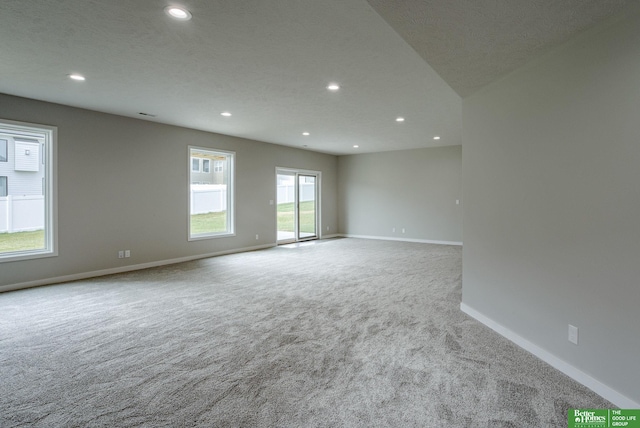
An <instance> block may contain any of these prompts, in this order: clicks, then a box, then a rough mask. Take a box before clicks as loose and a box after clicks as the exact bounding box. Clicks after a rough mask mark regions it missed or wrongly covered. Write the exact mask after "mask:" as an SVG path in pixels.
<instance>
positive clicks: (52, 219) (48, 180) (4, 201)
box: [0, 120, 57, 263]
mask: <svg viewBox="0 0 640 428" xmlns="http://www.w3.org/2000/svg"><path fill="white" fill-rule="evenodd" d="M56 132H57V130H56V128H55V127H50V126H44V125H34V124H29V123H21V122H14V121H9V120H0V160H2V162H1V163H0V263H1V262H9V261H15V260H26V259H32V258H38V257H51V256H56V255H57V243H56V241H57V240H56V236H57V235H56V214H57V203H56V197H57V195H56V169H55V168H56V163H55V158H56ZM8 151H11V154H10V156H9V153H8ZM41 160H44V162H43V163H42V162H41ZM9 183H11V186H9ZM8 213H11V215H8Z"/></svg>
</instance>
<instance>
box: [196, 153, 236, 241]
mask: <svg viewBox="0 0 640 428" xmlns="http://www.w3.org/2000/svg"><path fill="white" fill-rule="evenodd" d="M189 159H190V171H191V172H190V174H189V240H196V239H207V238H215V237H221V236H232V235H234V210H233V208H234V202H233V201H234V197H233V193H234V187H233V186H234V184H233V180H234V174H233V168H234V160H235V153H233V152H227V151H222V150H215V149H206V148H202V147H189ZM194 159H197V160H199V161H200V160H202V167H203V168H202V170H200V169H199V168H198V169H195V168H194V162H193V160H194ZM211 161H213V170H214V172H219V174H215V175H214V176H211V175H209V176H208V177H209V178H208V179H207V180H206V183H207V184H199V183H202V182H203V180H202V178H201V177H202V174H203V173H207V172H209V171H210V166H211ZM198 164H199V165H200V162H198ZM218 165H219V169H220V170H219V171H217V168H218ZM201 171H202V172H201Z"/></svg>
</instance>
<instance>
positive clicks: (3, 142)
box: [0, 139, 9, 162]
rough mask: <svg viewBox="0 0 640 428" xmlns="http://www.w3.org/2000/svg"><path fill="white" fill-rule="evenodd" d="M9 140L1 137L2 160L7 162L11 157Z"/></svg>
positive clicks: (0, 159) (0, 160)
mask: <svg viewBox="0 0 640 428" xmlns="http://www.w3.org/2000/svg"><path fill="white" fill-rule="evenodd" d="M8 148H9V140H5V139H0V162H6V161H7V160H8V159H9V153H8V152H7V150H8Z"/></svg>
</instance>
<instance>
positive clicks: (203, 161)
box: [191, 153, 227, 184]
mask: <svg viewBox="0 0 640 428" xmlns="http://www.w3.org/2000/svg"><path fill="white" fill-rule="evenodd" d="M194 154H195V156H191V184H227V183H226V174H225V171H224V167H225V163H226V159H225V158H224V157H220V156H213V155H210V154H207V153H194Z"/></svg>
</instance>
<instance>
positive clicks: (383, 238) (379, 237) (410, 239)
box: [335, 233, 462, 246]
mask: <svg viewBox="0 0 640 428" xmlns="http://www.w3.org/2000/svg"><path fill="white" fill-rule="evenodd" d="M335 236H343V237H345V238H360V239H379V240H382V241H400V242H419V243H422V244H440V245H458V246H462V242H457V241H434V240H432V239H412V238H395V237H390V236H372V235H351V234H349V233H340V234H338V235H335Z"/></svg>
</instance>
